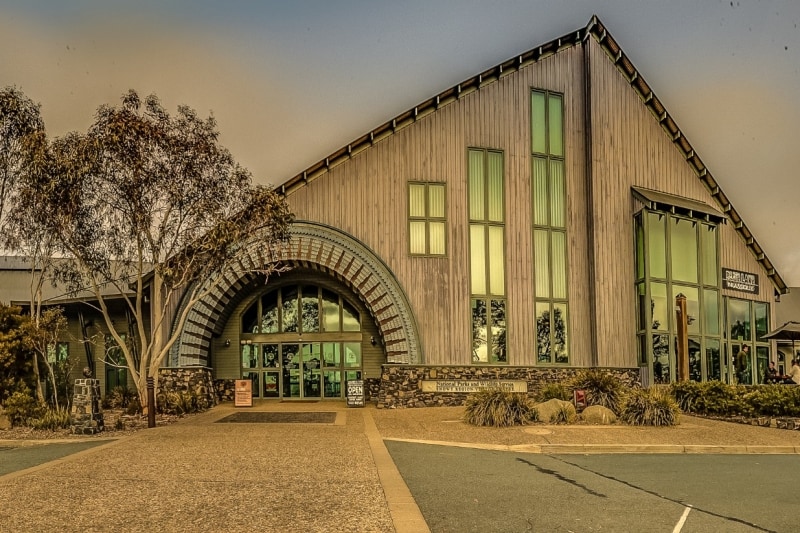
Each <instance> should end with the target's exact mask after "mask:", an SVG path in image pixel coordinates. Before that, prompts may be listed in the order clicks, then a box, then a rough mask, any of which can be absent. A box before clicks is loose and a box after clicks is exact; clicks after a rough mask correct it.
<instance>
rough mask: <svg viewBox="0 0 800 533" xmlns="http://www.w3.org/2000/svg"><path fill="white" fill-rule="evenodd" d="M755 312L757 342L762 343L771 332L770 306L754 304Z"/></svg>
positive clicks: (759, 303)
mask: <svg viewBox="0 0 800 533" xmlns="http://www.w3.org/2000/svg"><path fill="white" fill-rule="evenodd" d="M753 312H754V313H755V320H756V340H757V341H760V340H762V337H763V336H764V335H766V334H767V333H768V332H769V304H767V303H764V302H753ZM759 383H760V382H759Z"/></svg>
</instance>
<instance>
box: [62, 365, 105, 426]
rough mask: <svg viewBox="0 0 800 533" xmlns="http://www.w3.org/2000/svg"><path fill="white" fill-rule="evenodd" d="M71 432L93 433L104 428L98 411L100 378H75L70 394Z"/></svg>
mask: <svg viewBox="0 0 800 533" xmlns="http://www.w3.org/2000/svg"><path fill="white" fill-rule="evenodd" d="M70 416H71V417H72V433H73V434H76V435H95V434H96V433H100V432H101V431H103V429H104V428H105V423H104V421H103V413H102V412H100V380H99V379H88V378H87V379H76V380H75V388H74V389H73V394H72V409H71V411H70Z"/></svg>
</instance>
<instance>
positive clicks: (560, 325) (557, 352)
mask: <svg viewBox="0 0 800 533" xmlns="http://www.w3.org/2000/svg"><path fill="white" fill-rule="evenodd" d="M567 319H568V317H567V304H558V303H557V304H553V320H552V327H553V356H554V358H555V361H556V363H567V362H568V361H569V353H568V351H567V329H568V328H567V323H568V322H567Z"/></svg>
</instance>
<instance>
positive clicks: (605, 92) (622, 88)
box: [98, 17, 787, 407]
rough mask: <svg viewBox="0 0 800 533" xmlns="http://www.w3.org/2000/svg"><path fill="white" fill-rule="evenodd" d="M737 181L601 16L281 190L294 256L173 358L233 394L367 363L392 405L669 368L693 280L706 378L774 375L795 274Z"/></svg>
mask: <svg viewBox="0 0 800 533" xmlns="http://www.w3.org/2000/svg"><path fill="white" fill-rule="evenodd" d="M722 181H724V177H723V178H721V179H720V180H718V179H717V178H716V177H715V176H713V175H712V172H711V170H710V169H708V168H707V167H706V166H705V164H704V163H703V161H702V160H701V158H700V155H699V154H698V153H696V151H695V149H694V148H693V146H692V145H691V143H690V142H689V141H688V140H687V139H686V137H685V136H684V135H683V134H682V132H681V130H680V128H679V127H678V125H677V124H676V123H675V121H674V120H673V118H672V117H671V116H670V114H669V112H668V111H667V110H666V108H665V106H664V104H663V103H662V102H661V100H660V99H659V98H658V97H657V96H656V94H655V92H654V89H653V88H652V87H650V85H649V84H648V83H647V82H646V81H645V80H644V79H643V77H642V76H641V75H640V73H639V72H638V71H637V70H636V68H635V67H634V66H633V64H632V63H631V62H630V60H629V59H628V57H627V56H626V55H625V53H624V52H623V51H622V50H621V49H620V48H619V46H618V44H617V43H616V41H615V40H614V39H613V37H612V36H611V35H610V33H609V32H608V30H607V29H606V27H605V26H604V25H603V24H602V22H600V20H598V18H597V17H593V18H592V19H591V20H590V21H589V23H588V25H587V26H586V27H583V28H581V29H578V30H576V31H574V32H571V33H569V34H567V35H564V36H562V37H559V38H557V39H554V40H552V41H549V42H546V43H543V44H542V45H541V46H537V47H535V48H533V49H532V50H529V51H527V52H524V53H522V54H520V55H517V56H515V57H513V58H511V59H509V60H508V61H505V62H503V63H501V64H500V65H497V66H496V67H494V68H491V69H489V70H486V71H484V72H482V73H480V74H477V75H476V76H474V77H472V78H470V79H468V80H465V81H463V82H462V83H460V84H458V85H456V86H454V87H451V88H449V89H447V90H445V91H443V92H441V93H440V94H438V95H436V96H434V97H432V98H429V99H428V100H425V101H424V102H422V103H421V104H419V105H418V106H415V107H414V108H413V109H410V110H408V111H407V112H405V113H403V114H401V115H399V116H397V117H394V118H393V119H391V120H389V121H387V122H386V123H385V124H383V125H381V126H379V127H377V128H375V129H374V130H372V131H370V132H369V133H367V134H366V135H364V136H362V137H360V138H358V139H356V140H354V141H352V142H350V143H348V144H346V145H345V146H343V147H342V148H341V149H340V150H338V151H336V152H334V153H333V154H331V155H330V156H328V157H326V158H325V159H324V160H322V161H320V162H318V163H316V164H315V165H312V166H311V167H309V168H308V169H307V170H305V171H304V172H302V173H301V174H299V175H297V176H294V177H292V178H291V179H289V180H287V181H286V182H284V183H283V184H282V185H280V186H279V188H280V190H281V192H282V193H283V194H284V195H285V196H286V198H287V200H288V202H289V204H290V207H291V209H292V210H293V212H294V213H295V215H296V218H297V222H296V223H295V224H294V226H293V228H292V230H291V232H292V241H291V244H290V245H289V246H287V247H286V249H285V250H284V251H283V255H282V260H283V262H284V263H285V264H288V265H291V266H292V269H291V271H289V272H288V273H285V274H283V275H280V276H278V277H274V278H272V279H270V280H269V282H268V283H267V284H264V283H263V281H260V280H257V279H256V276H255V275H248V274H245V275H243V276H242V277H240V278H238V279H228V280H227V284H226V286H223V287H220V289H219V290H217V291H215V292H214V293H213V294H212V295H210V296H209V297H208V298H206V299H205V300H204V301H203V302H201V303H200V304H198V305H196V306H195V307H194V308H193V309H192V310H190V312H189V319H188V321H187V323H186V325H185V327H184V328H183V330H182V331H181V332H180V341H179V342H178V343H177V344H176V345H175V347H174V349H173V351H172V354H171V360H170V362H169V367H170V368H171V369H174V368H178V369H183V370H184V371H188V370H191V369H195V370H197V371H198V372H201V373H202V372H205V373H207V374H208V375H210V378H209V379H212V380H213V381H214V383H215V385H216V387H217V388H218V391H219V394H220V395H222V396H225V397H229V396H230V390H231V388H232V382H233V380H235V379H242V378H245V379H251V380H252V384H253V391H254V395H255V396H256V397H276V398H278V397H280V398H284V399H308V398H314V399H316V398H320V399H326V398H330V399H336V398H342V397H343V394H344V386H343V384H344V383H345V382H346V381H348V380H352V379H355V378H362V379H364V380H365V381H366V383H367V385H368V391H369V393H368V396H370V397H371V398H372V399H373V400H374V401H376V402H378V404H379V405H381V406H387V407H394V406H416V405H434V404H443V403H445V404H446V403H458V402H460V401H461V400H463V397H464V396H463V392H462V391H465V390H472V389H473V388H474V387H479V386H484V385H486V383H488V382H489V381H492V382H493V383H495V384H497V383H500V382H504V383H506V386H509V387H519V390H526V389H527V390H531V389H535V388H536V387H537V386H538V385H539V384H540V383H542V382H543V381H552V380H557V379H561V378H563V377H566V376H568V375H571V374H572V373H574V372H575V371H576V370H577V369H585V368H604V369H609V371H611V372H615V373H618V374H619V375H620V376H623V377H624V378H625V379H628V380H631V381H636V382H640V383H642V384H644V385H649V384H653V383H666V382H670V381H673V380H675V379H677V378H678V375H679V374H678V369H677V368H676V366H677V361H678V359H677V353H678V348H677V340H678V332H679V328H678V324H677V322H676V316H675V313H674V312H673V309H674V302H675V299H676V296H678V295H679V294H682V295H684V296H685V298H686V305H687V315H688V320H687V324H686V327H687V331H688V341H687V344H688V362H689V366H688V377H689V378H690V379H693V380H713V379H721V380H723V381H729V382H734V381H738V382H743V383H760V382H762V379H763V374H764V371H765V368H766V365H767V360H768V359H770V357H771V356H772V354H773V352H774V350H775V346H774V344H773V343H770V342H768V341H764V340H763V339H761V336H762V335H763V334H765V333H766V332H767V331H769V330H770V329H771V328H772V327H773V326H774V324H775V311H774V306H773V302H774V301H775V299H776V297H777V296H778V295H781V294H783V293H786V292H787V287H786V284H785V283H784V281H783V279H782V278H781V276H780V275H779V274H778V272H777V271H776V270H775V268H774V266H773V264H772V263H771V262H770V260H769V258H768V257H767V255H766V253H765V251H764V250H763V249H762V248H761V247H760V246H759V244H758V242H757V241H756V238H755V236H754V235H753V234H752V233H751V232H750V230H749V229H748V227H747V226H746V224H745V223H744V221H742V219H741V217H740V216H739V214H738V212H737V210H736V209H735V208H734V207H733V205H732V204H731V203H730V201H729V200H728V198H727V196H726V195H725V193H724V192H723V190H722V187H721V182H722ZM255 242H256V244H255V245H253V246H252V248H251V249H246V250H245V252H244V253H243V255H242V258H241V261H242V264H243V266H245V267H248V266H249V267H257V266H259V262H260V259H259V257H260V254H259V250H258V247H257V240H256V241H255ZM179 310H180V309H179ZM744 345H747V346H749V347H750V348H751V349H750V352H749V356H748V357H747V358H745V359H746V360H744V361H743V362H740V364H739V367H738V368H737V366H736V365H735V364H733V360H734V357H733V356H734V354H737V353H739V352H740V351H741V348H742V347H743V346H744ZM106 351H107V350H106ZM172 371H173V370H170V369H165V370H164V372H165V374H167V373H169V372H172ZM98 375H100V376H101V377H102V376H103V374H102V373H98Z"/></svg>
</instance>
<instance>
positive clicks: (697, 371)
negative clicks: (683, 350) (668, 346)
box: [675, 337, 703, 381]
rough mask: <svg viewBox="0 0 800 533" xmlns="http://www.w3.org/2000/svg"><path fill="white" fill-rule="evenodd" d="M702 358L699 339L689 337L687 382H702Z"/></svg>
mask: <svg viewBox="0 0 800 533" xmlns="http://www.w3.org/2000/svg"><path fill="white" fill-rule="evenodd" d="M675 342H676V343H677V338H676V339H675ZM676 351H677V350H676ZM702 356H703V352H702V350H701V347H700V337H689V353H688V357H689V381H703V370H702V361H701V360H702Z"/></svg>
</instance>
